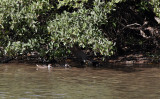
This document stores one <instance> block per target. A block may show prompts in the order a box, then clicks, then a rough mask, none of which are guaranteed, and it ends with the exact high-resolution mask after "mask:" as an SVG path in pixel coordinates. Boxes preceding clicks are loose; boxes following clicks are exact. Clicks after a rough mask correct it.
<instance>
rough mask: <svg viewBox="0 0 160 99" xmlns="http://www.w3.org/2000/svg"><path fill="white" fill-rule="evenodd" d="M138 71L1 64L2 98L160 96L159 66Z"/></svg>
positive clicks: (149, 98) (158, 98)
mask: <svg viewBox="0 0 160 99" xmlns="http://www.w3.org/2000/svg"><path fill="white" fill-rule="evenodd" d="M138 69H139V70H138V71H135V72H130V73H127V72H122V71H116V70H112V69H92V68H71V69H58V68H55V69H54V70H51V71H48V70H47V69H43V70H42V69H39V70H36V67H35V66H34V65H26V64H0V99H160V69H159V68H138Z"/></svg>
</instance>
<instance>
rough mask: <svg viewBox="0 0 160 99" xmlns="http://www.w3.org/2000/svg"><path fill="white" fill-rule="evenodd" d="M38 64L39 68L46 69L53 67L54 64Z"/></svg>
mask: <svg viewBox="0 0 160 99" xmlns="http://www.w3.org/2000/svg"><path fill="white" fill-rule="evenodd" d="M36 66H37V68H41V69H45V68H48V69H50V68H52V64H48V65H38V64H36Z"/></svg>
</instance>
